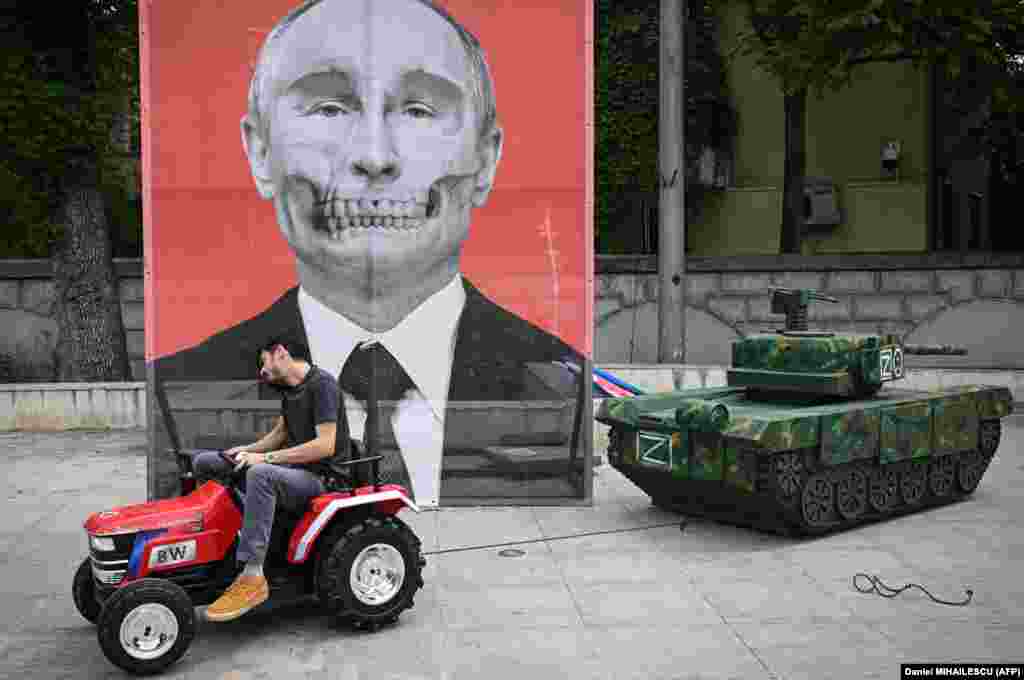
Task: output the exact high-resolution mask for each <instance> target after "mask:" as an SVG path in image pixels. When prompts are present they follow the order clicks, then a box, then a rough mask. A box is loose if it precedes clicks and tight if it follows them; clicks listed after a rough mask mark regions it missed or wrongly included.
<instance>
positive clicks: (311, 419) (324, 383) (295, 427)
mask: <svg viewBox="0 0 1024 680" xmlns="http://www.w3.org/2000/svg"><path fill="white" fill-rule="evenodd" d="M339 400H340V396H339V393H338V383H337V382H336V381H335V380H334V378H333V377H332V376H331V374H330V373H327V372H326V371H324V370H322V369H320V368H317V367H316V366H310V369H309V372H308V373H306V377H305V379H303V381H302V382H301V383H299V384H298V385H296V386H295V387H292V388H286V389H283V390H282V391H281V415H282V416H284V424H285V429H286V431H287V433H288V444H287V446H289V447H291V446H299V445H300V444H305V443H306V442H308V441H312V440H314V439H316V437H317V432H316V426H317V425H322V424H324V423H334V422H336V421H337V419H338V403H339ZM346 430H347V428H343V429H341V430H339V431H338V433H337V436H339V437H342V436H345V434H346V432H345V431H346ZM333 458H334V455H332V456H330V457H328V458H323V459H321V460H318V461H316V462H315V463H304V464H296V465H294V466H290V467H299V468H305V469H307V470H309V471H310V472H313V473H315V474H318V475H324V474H330V473H331V472H332V471H333V472H341V470H340V469H336V468H334V466H333V465H332V463H333V462H334V461H333Z"/></svg>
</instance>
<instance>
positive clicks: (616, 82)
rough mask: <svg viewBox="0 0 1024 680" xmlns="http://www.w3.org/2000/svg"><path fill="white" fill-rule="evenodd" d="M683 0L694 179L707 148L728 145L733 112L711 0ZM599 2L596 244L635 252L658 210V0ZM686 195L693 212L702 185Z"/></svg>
mask: <svg viewBox="0 0 1024 680" xmlns="http://www.w3.org/2000/svg"><path fill="white" fill-rule="evenodd" d="M683 1H684V4H685V6H686V12H687V16H688V21H687V32H686V35H685V37H684V47H685V50H686V55H687V56H686V83H685V93H686V103H687V115H686V135H685V137H686V156H687V158H686V160H687V166H688V175H690V177H691V179H692V175H693V171H694V167H695V164H696V161H697V158H698V157H699V155H700V153H701V152H702V151H703V149H704V148H705V147H708V146H712V147H715V148H718V149H726V148H728V147H729V145H730V143H731V139H732V137H733V136H734V134H735V119H734V118H735V117H734V114H733V111H732V108H731V106H729V104H728V96H727V87H726V82H725V69H724V59H723V58H722V56H721V54H720V53H719V51H718V47H717V36H716V28H715V27H716V17H715V13H714V3H713V2H707V1H703V0H683ZM596 9H597V17H596V18H597V25H596V36H595V42H596V44H595V48H594V52H595V54H594V63H595V69H594V71H595V73H594V76H595V77H594V108H595V125H596V130H595V135H594V136H595V140H594V147H595V149H594V152H595V175H596V176H595V187H594V191H595V204H596V205H595V211H594V212H595V215H594V223H595V224H594V231H595V234H596V241H597V242H596V244H595V246H596V251H597V252H598V253H602V254H625V253H635V252H639V251H640V250H641V249H642V247H643V245H644V244H643V234H642V233H641V230H642V227H643V225H644V223H645V221H647V222H648V224H649V225H650V226H651V227H652V231H655V235H656V222H657V217H658V215H657V211H658V103H659V102H658V100H659V96H660V92H659V84H658V62H659V46H658V39H659V34H660V3H659V2H658V1H657V0H648V1H647V2H642V3H640V2H632V3H626V2H613V1H612V0H598V2H597V6H596ZM686 196H687V213H688V215H689V217H690V218H693V217H694V216H696V215H697V213H698V211H699V206H700V203H701V191H700V187H699V186H697V185H696V184H691V185H690V186H688V187H687V194H686ZM645 211H646V214H644V213H645ZM647 246H648V248H652V247H653V244H652V243H648V244H647Z"/></svg>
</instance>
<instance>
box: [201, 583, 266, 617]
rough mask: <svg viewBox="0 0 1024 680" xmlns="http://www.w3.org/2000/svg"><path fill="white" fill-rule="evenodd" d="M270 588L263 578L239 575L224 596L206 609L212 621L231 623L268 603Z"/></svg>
mask: <svg viewBox="0 0 1024 680" xmlns="http://www.w3.org/2000/svg"><path fill="white" fill-rule="evenodd" d="M269 596H270V588H269V587H268V586H267V579H266V578H264V577H262V576H246V575H245V574H239V576H238V578H236V579H235V581H234V583H232V584H231V587H229V588H228V589H227V590H226V591H224V594H223V595H221V596H220V597H219V598H218V599H217V601H216V602H214V603H213V604H211V605H210V606H209V607H208V608H207V609H206V618H207V619H209V620H210V621H218V622H220V621H231V620H233V619H237V618H238V617H239V616H241V615H242V614H245V613H246V612H247V611H249V610H250V609H252V608H253V607H257V606H259V605H261V604H263V603H264V602H266V601H267V598H268V597H269Z"/></svg>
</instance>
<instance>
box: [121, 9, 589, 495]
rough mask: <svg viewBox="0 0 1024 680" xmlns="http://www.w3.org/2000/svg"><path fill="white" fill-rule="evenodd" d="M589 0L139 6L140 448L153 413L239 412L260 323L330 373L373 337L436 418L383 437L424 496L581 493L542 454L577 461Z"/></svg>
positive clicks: (249, 432)
mask: <svg viewBox="0 0 1024 680" xmlns="http://www.w3.org/2000/svg"><path fill="white" fill-rule="evenodd" d="M591 12H592V8H591V3H588V2H584V1H583V0H547V1H544V2H521V3H514V4H512V5H511V6H510V5H509V4H507V3H499V2H492V1H480V0H451V1H450V2H444V3H432V2H429V1H428V0H311V1H307V2H299V1H297V0H225V1H223V2H216V3H182V2H177V1H176V0H148V1H146V2H143V3H141V12H140V15H141V30H142V69H143V72H142V90H143V94H142V100H143V101H142V105H143V164H144V171H143V172H144V175H143V177H144V196H145V209H144V215H145V230H146V231H145V248H146V252H145V260H146V272H145V273H146V314H147V318H146V360H147V365H148V367H149V369H150V371H149V379H150V382H151V383H152V387H153V389H154V390H155V392H151V393H153V394H155V396H156V397H157V398H155V399H154V404H153V409H154V410H153V411H152V414H153V418H152V419H151V427H152V429H153V456H154V458H155V459H156V460H157V463H156V465H155V466H154V467H152V468H151V469H154V470H159V469H161V465H163V463H161V462H160V461H161V460H162V459H161V454H160V449H161V448H162V444H166V443H168V440H167V437H169V436H171V431H173V430H177V432H176V435H177V436H176V437H172V439H177V440H178V441H177V442H174V441H171V442H170V443H176V444H177V445H180V446H183V447H190V446H191V447H195V446H202V445H204V443H209V442H210V441H212V440H211V439H210V437H212V436H214V435H217V436H220V438H221V439H222V440H225V441H226V440H228V439H231V440H232V441H236V442H237V441H241V442H242V443H245V441H246V437H249V438H250V439H252V438H253V437H256V436H259V435H260V431H261V429H264V428H262V427H261V425H262V424H265V423H266V422H269V421H268V420H267V418H263V417H262V416H268V417H269V416H270V415H275V414H276V413H277V412H275V411H274V409H275V404H274V403H273V402H274V401H275V400H278V399H279V395H278V394H276V393H274V392H272V391H267V390H266V389H265V388H266V386H265V385H262V384H260V383H259V376H258V372H257V371H258V368H259V366H258V361H259V351H260V348H261V347H263V345H264V344H265V343H266V342H267V341H268V340H269V339H271V338H273V337H279V336H282V337H283V336H287V337H289V338H292V339H297V340H298V341H299V342H300V345H304V346H305V347H306V348H307V349H308V353H309V357H308V359H309V363H311V364H313V365H316V366H319V367H320V368H322V369H324V370H325V371H327V372H328V373H329V374H331V375H332V376H334V377H335V378H337V377H338V376H339V375H340V374H341V372H342V369H343V365H344V364H345V361H346V360H347V357H348V356H349V352H350V351H351V350H352V346H353V345H357V344H358V343H359V342H364V341H374V342H376V341H380V342H381V343H382V344H383V345H384V346H385V347H387V348H388V349H389V350H390V352H391V354H393V355H395V356H396V357H397V359H398V361H399V363H400V364H402V365H403V367H404V368H405V370H406V371H407V372H408V374H409V376H410V378H411V382H412V384H413V385H414V388H415V389H414V391H415V392H416V394H417V395H418V397H419V401H420V402H421V404H422V405H423V410H424V412H427V411H432V412H433V413H434V416H435V419H436V420H437V421H438V423H436V424H435V426H434V427H433V430H431V428H430V427H427V426H417V427H418V429H416V430H415V431H416V432H418V433H420V434H423V433H424V432H426V431H428V430H430V431H431V432H434V431H436V432H434V434H433V435H429V434H427V435H424V436H425V437H426V438H427V439H430V437H431V436H434V438H435V439H438V440H439V441H443V444H441V445H440V450H439V451H437V452H434V453H432V454H430V455H427V454H420V453H415V452H411V450H409V451H406V450H404V449H403V445H402V442H401V440H402V435H401V433H400V432H399V431H398V430H396V431H395V433H394V439H393V440H392V441H391V442H390V446H391V448H394V449H396V450H397V451H398V453H396V456H397V458H398V459H400V460H401V463H400V464H399V465H398V466H397V469H398V470H399V472H400V473H401V475H403V476H402V478H401V481H403V482H405V483H407V484H411V485H412V486H413V487H416V489H418V490H419V491H420V493H418V495H419V496H420V499H421V500H423V501H425V502H426V504H427V505H431V504H435V503H437V502H440V501H442V500H445V499H451V500H452V502H461V501H463V500H466V501H467V502H468V499H480V498H488V499H491V500H495V499H497V500H499V501H500V500H507V501H509V502H534V501H536V502H547V501H548V500H556V501H557V500H558V499H562V500H564V499H566V498H579V497H581V496H580V488H579V486H578V484H575V483H573V482H572V480H571V479H569V478H565V475H564V468H565V466H564V463H565V462H566V461H567V460H569V461H573V460H577V461H584V460H589V458H590V456H589V455H586V452H589V448H590V445H589V439H590V438H589V437H585V436H582V435H581V431H582V432H588V431H589V429H587V427H585V426H583V425H581V424H580V423H581V422H583V423H586V421H589V418H590V409H589V407H588V406H587V404H588V403H589V399H587V398H585V397H586V396H588V395H589V385H588V384H587V381H586V380H583V379H582V377H581V376H584V375H589V371H590V363H589V361H590V356H591V353H592V328H593V322H592V300H593V293H592V279H593V275H592V266H593V265H592V262H593V247H592V243H593V234H592V125H591V120H592V86H591V78H592V49H591V45H592V40H591V32H592V17H591ZM342 391H343V393H344V391H345V390H344V386H342ZM349 397H351V395H349ZM257 402H262V405H260V404H258V403H257ZM357 402H358V400H357V399H352V398H349V399H348V400H347V402H346V407H347V408H349V409H350V410H352V412H353V414H354V415H353V416H352V417H353V419H354V421H355V422H354V423H353V427H352V432H353V438H354V439H356V440H357V441H360V440H361V438H362V437H363V434H364V433H363V431H362V424H361V422H360V420H359V406H360V405H359V404H358V403H357ZM161 404H162V405H163V406H161ZM261 409H262V410H261ZM584 411H585V413H584ZM278 412H279V411H278ZM225 413H231V414H233V415H231V416H230V417H229V416H225V415H224V414H225ZM210 414H219V415H215V416H211V415H210ZM260 414H262V416H261V415H260ZM389 417H394V418H399V416H398V415H395V414H391V416H385V417H384V418H383V420H388V418H389ZM261 418H262V419H261ZM229 421H230V422H229ZM168 423H170V424H168ZM581 428H582V430H581ZM488 432H490V434H488ZM407 436H408V435H407ZM214 438H216V437H214ZM396 444H397V447H396ZM383 446H384V447H385V448H387V447H388V446H389V443H387V442H385V443H384V444H383ZM435 448H436V447H435ZM442 460H443V465H442V464H441V461H442ZM449 461H451V463H450V464H449ZM495 461H497V462H495ZM545 461H547V462H548V463H549V464H547V465H545V464H544V463H545ZM559 465H561V467H559ZM438 466H440V468H449V467H450V468H451V471H450V472H451V474H448V473H446V472H444V471H443V470H442V469H435V468H438ZM495 466H496V467H495ZM570 467H571V466H570ZM549 468H550V469H556V468H558V469H560V470H562V471H563V472H562V473H560V474H561V476H560V477H558V476H557V475H556V477H557V478H556V479H551V478H550V475H548V476H545V475H546V473H544V472H543V471H544V470H547V469H549ZM158 476H159V473H158ZM571 476H572V475H570V477H571ZM161 486H166V485H162V483H161V482H159V480H157V481H156V483H155V484H153V483H151V491H152V492H153V493H154V494H155V495H163V493H164V492H162V491H161V490H160V489H161ZM583 495H586V494H583Z"/></svg>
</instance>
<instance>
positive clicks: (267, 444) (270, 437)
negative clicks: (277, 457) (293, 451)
mask: <svg viewBox="0 0 1024 680" xmlns="http://www.w3.org/2000/svg"><path fill="white" fill-rule="evenodd" d="M286 441H288V433H287V432H286V431H285V427H284V418H282V417H281V416H278V417H277V421H276V422H275V423H274V429H272V430H271V431H270V432H268V433H267V434H265V435H263V437H262V438H261V439H260V440H259V441H257V442H253V443H252V444H247V445H245V446H235V447H233V448H231V449H228V451H227V453H228V455H231V456H234V455H235V454H236V453H239V452H241V451H249V452H250V453H266V452H267V451H274V450H276V449H278V448H280V447H281V446H282V445H283V444H284V443H285V442H286Z"/></svg>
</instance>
